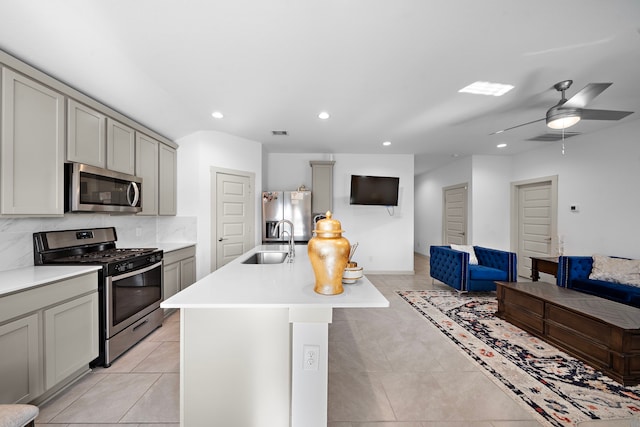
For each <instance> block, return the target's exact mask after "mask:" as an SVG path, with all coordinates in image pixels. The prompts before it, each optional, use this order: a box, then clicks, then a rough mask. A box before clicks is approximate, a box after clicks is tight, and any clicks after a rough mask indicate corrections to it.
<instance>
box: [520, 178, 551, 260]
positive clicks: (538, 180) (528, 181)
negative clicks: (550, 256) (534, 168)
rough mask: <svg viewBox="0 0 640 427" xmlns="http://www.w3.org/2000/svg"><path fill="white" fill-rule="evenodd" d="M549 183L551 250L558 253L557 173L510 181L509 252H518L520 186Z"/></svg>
mask: <svg viewBox="0 0 640 427" xmlns="http://www.w3.org/2000/svg"><path fill="white" fill-rule="evenodd" d="M547 182H548V183H551V251H552V252H555V253H556V254H557V253H558V175H551V176H545V177H541V178H532V179H526V180H523V181H514V182H512V183H511V221H510V222H511V227H510V228H511V230H510V240H511V243H510V245H511V252H515V253H516V254H518V257H520V254H519V253H518V247H519V242H518V230H519V228H520V223H519V220H518V218H519V216H518V211H519V198H518V194H519V192H520V187H524V186H526V185H531V184H544V183H547Z"/></svg>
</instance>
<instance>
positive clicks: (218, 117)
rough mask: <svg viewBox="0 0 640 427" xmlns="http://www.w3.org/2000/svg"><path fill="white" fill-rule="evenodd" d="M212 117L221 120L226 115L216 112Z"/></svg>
mask: <svg viewBox="0 0 640 427" xmlns="http://www.w3.org/2000/svg"><path fill="white" fill-rule="evenodd" d="M211 116H212V117H213V118H214V119H221V118H223V117H224V115H223V114H222V113H221V112H220V111H214V112H213V113H211Z"/></svg>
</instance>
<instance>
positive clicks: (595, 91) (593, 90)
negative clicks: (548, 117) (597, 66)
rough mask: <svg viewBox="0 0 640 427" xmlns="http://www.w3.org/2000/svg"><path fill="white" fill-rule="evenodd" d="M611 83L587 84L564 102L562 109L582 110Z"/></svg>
mask: <svg viewBox="0 0 640 427" xmlns="http://www.w3.org/2000/svg"><path fill="white" fill-rule="evenodd" d="M612 84H613V83H589V84H588V85H586V86H585V87H583V88H582V90H581V91H580V92H578V93H576V94H575V95H573V96H572V97H571V98H569V100H568V101H567V102H565V103H564V104H563V105H562V107H563V108H584V107H586V106H587V104H588V103H589V102H591V100H592V99H593V98H595V97H596V96H598V95H600V94H601V93H602V92H604V90H605V89H606V88H608V87H609V86H611V85H612Z"/></svg>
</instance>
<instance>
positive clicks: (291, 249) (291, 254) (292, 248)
mask: <svg viewBox="0 0 640 427" xmlns="http://www.w3.org/2000/svg"><path fill="white" fill-rule="evenodd" d="M284 224H289V227H290V228H291V232H290V233H289V262H293V258H295V256H296V249H295V246H294V243H293V223H292V222H291V221H289V220H288V219H281V220H280V221H278V222H277V223H276V226H275V230H276V231H277V230H278V229H279V228H280V225H282V234H283V235H284V233H286V232H287V231H286V230H285V229H284Z"/></svg>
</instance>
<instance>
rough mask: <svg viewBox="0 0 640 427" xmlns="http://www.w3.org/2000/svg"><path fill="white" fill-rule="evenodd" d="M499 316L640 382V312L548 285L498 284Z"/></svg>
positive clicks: (611, 372) (617, 374) (589, 361)
mask: <svg viewBox="0 0 640 427" xmlns="http://www.w3.org/2000/svg"><path fill="white" fill-rule="evenodd" d="M496 291H497V298H498V311H497V313H496V316H498V317H499V318H501V319H504V320H506V321H507V322H509V323H512V324H513V325H515V326H518V327H519V328H521V329H524V330H525V331H527V332H529V333H531V334H533V335H535V336H537V337H539V338H541V339H543V340H545V341H547V342H548V343H550V344H553V345H555V346H556V347H559V348H561V349H563V350H565V351H566V352H567V353H569V354H571V355H572V356H574V357H576V358H578V359H580V360H582V361H583V362H585V363H587V364H589V365H591V366H593V367H595V368H596V369H600V370H602V371H603V372H604V373H605V374H607V375H608V376H610V377H611V378H613V379H614V380H616V381H618V382H620V383H622V384H624V385H636V384H640V309H638V308H636V307H631V306H629V305H625V304H620V303H617V302H614V301H610V300H607V299H603V298H599V297H596V296H593V295H587V294H584V293H581V292H578V291H573V290H571V289H565V288H561V287H559V286H556V285H553V284H549V283H534V282H529V283H525V282H496Z"/></svg>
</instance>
